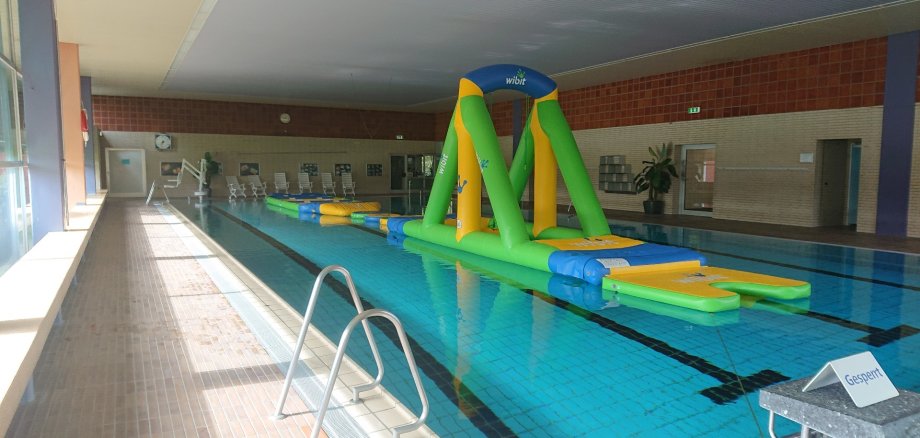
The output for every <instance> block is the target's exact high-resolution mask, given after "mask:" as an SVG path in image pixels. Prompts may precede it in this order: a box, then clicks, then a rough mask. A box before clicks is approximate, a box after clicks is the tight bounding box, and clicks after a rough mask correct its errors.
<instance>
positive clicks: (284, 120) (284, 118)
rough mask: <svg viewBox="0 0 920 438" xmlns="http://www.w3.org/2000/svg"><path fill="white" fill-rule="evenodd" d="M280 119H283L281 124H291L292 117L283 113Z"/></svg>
mask: <svg viewBox="0 0 920 438" xmlns="http://www.w3.org/2000/svg"><path fill="white" fill-rule="evenodd" d="M278 118H279V119H281V123H291V115H290V114H288V113H281V115H280V116H278Z"/></svg>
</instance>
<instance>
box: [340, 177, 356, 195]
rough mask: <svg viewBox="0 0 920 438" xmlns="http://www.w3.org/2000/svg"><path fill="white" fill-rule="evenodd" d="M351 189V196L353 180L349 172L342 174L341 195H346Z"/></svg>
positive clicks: (353, 188) (353, 187) (353, 190)
mask: <svg viewBox="0 0 920 438" xmlns="http://www.w3.org/2000/svg"><path fill="white" fill-rule="evenodd" d="M349 190H351V196H355V182H354V180H352V179H351V173H343V174H342V196H348V191H349Z"/></svg>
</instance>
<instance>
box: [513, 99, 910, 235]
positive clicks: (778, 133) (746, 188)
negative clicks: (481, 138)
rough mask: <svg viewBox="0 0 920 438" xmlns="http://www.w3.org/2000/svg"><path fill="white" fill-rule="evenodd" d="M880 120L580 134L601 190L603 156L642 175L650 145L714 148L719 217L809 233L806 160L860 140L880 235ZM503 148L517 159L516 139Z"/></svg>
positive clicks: (620, 204) (627, 199) (764, 119)
mask: <svg viewBox="0 0 920 438" xmlns="http://www.w3.org/2000/svg"><path fill="white" fill-rule="evenodd" d="M881 120H882V108H881V107H880V106H874V107H865V108H849V109H841V110H824V111H808V112H795V113H782V114H768V115H762V116H745V117H733V118H728V119H710V120H699V121H684V122H674V123H659V124H650V125H635V126H623V127H614V128H601V129H585V130H580V131H575V133H574V134H575V139H576V141H577V142H578V145H579V149H580V151H581V154H582V157H583V158H584V161H585V166H586V167H587V169H588V174H589V176H590V178H591V181H592V184H594V186H595V187H597V178H598V172H597V168H598V166H599V164H600V156H601V155H613V154H617V155H626V159H627V163H629V164H631V165H632V169H633V173H635V172H636V171H637V170H639V169H641V167H642V163H641V162H642V160H643V159H646V158H647V157H648V147H649V146H654V145H659V144H661V143H663V142H668V141H672V142H674V143H675V144H676V145H683V144H715V145H716V182H715V188H714V192H715V193H714V201H713V203H714V205H715V208H714V213H713V217H715V218H718V219H730V220H740V221H753V222H764V223H775V224H786V225H799V226H807V227H813V226H817V219H818V211H817V206H818V193H817V192H818V190H819V187H818V185H817V184H816V183H817V182H816V177H817V175H816V173H815V163H800V162H799V158H800V154H801V153H816V152H817V145H818V142H819V141H820V140H830V139H861V140H862V146H863V148H862V164H861V170H860V190H859V217H858V230H859V231H864V232H874V230H875V207H876V196H877V187H878V185H877V184H878V160H879V147H880V139H881ZM501 144H502V146H503V148H505V149H506V150H505V153H506V155H508V154H510V148H511V142H510V140H509V138H508V137H504V138H503V139H502V142H501ZM915 144H917V142H915ZM915 149H916V146H915ZM678 152H679V150H678V151H675V156H677V155H678ZM914 154H915V155H920V150H917V151H915V153H914ZM914 180H915V181H917V180H918V179H917V176H916V175H915V176H914ZM559 181H560V190H559V193H560V196H559V204H560V205H567V204H568V202H569V198H568V194H567V192H566V191H565V188H564V187H563V185H562V179H561V177H560V179H559ZM679 193H680V183H679V182H678V183H676V184H674V186H672V188H671V191H670V192H669V193H668V194H667V195H666V203H667V207H666V209H667V213H671V214H676V213H677V211H678V202H679V201H678V199H679ZM915 196H916V194H915ZM598 197H599V199H600V202H601V206H602V207H604V208H609V209H616V210H629V211H641V210H642V201H643V200H644V199H645V198H644V195H629V194H614V193H603V192H599V195H598ZM912 211H915V212H916V211H917V207H916V206H915V207H914V210H912ZM914 216H916V215H914ZM915 222H916V220H915ZM914 227H916V225H914ZM913 235H916V234H913Z"/></svg>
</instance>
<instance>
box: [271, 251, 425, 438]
mask: <svg viewBox="0 0 920 438" xmlns="http://www.w3.org/2000/svg"><path fill="white" fill-rule="evenodd" d="M332 272H340V273H342V275H343V276H344V277H345V283H346V284H347V285H348V290H349V291H350V292H351V299H352V300H353V301H354V304H355V310H357V311H358V314H357V315H356V316H355V317H354V318H352V319H351V321H350V322H349V323H348V325H347V326H346V327H345V330H344V331H343V332H342V338H341V339H340V340H339V345H338V347H337V349H336V353H335V359H334V360H333V361H332V368H331V369H330V370H329V381H328V382H327V383H326V389H325V390H324V391H323V401H322V403H321V404H320V407H319V411H318V412H317V414H316V424H315V425H314V426H313V433H312V434H311V435H310V436H311V438H316V437H318V436H319V431H320V430H321V429H322V425H323V418H324V417H325V416H326V410H327V408H328V407H329V400H330V399H331V398H332V389H333V387H334V386H335V380H336V378H337V377H338V375H339V368H341V366H342V359H343V357H344V356H345V347H347V346H348V340H349V339H350V338H351V334H352V332H354V329H355V327H357V326H358V323H361V325H362V326H363V327H364V333H365V335H367V341H368V343H369V344H370V347H371V352H372V353H373V355H374V361H375V362H376V363H377V377H376V378H375V379H374V381H373V382H370V383H366V384H363V385H358V386H355V387H353V388H351V390H352V399H351V400H352V401H353V402H357V401H358V400H359V397H358V395H359V394H360V393H362V392H366V391H369V390H371V389H374V388H376V387H377V386H379V385H380V382H381V381H382V380H383V361H381V359H380V352H379V351H378V350H377V342H376V341H374V334H373V333H372V332H371V327H370V325H369V324H368V323H367V320H368V319H369V318H373V317H382V318H386V319H388V320H390V322H391V323H393V326H395V327H396V332H397V334H398V335H399V342H400V344H401V345H402V349H403V353H405V355H406V362H408V364H409V372H410V373H411V374H412V380H414V381H415V389H416V390H418V396H419V399H420V400H421V402H422V413H421V414H420V415H419V416H418V419H417V420H415V421H414V422H412V423H409V424H404V425H402V426H398V427H395V428H394V429H393V437H394V438H395V437H398V436H399V435H400V434H402V433H406V432H411V431H413V430H416V429H418V428H420V427H422V425H424V424H425V419H427V418H428V396H427V395H426V394H425V389H424V388H423V387H422V380H421V379H420V378H419V375H418V367H417V366H416V365H415V358H414V356H413V355H412V347H411V346H410V345H409V340H408V338H407V337H406V330H405V329H404V328H403V325H402V323H401V322H400V321H399V318H397V317H396V316H395V315H393V314H392V313H390V312H388V311H386V310H382V309H370V310H364V305H362V304H361V298H360V297H359V296H358V292H357V291H356V290H355V283H354V282H353V281H352V279H351V274H349V273H348V270H347V269H345V268H344V267H342V266H339V265H330V266H327V267H326V268H325V269H323V270H322V271H320V273H319V275H317V276H316V282H315V283H313V292H312V293H311V294H310V301H309V303H308V304H307V310H306V312H304V316H303V325H302V326H301V327H300V335H299V336H298V337H297V345H296V346H295V347H294V354H293V356H292V357H291V364H290V365H289V366H288V371H287V377H286V378H285V380H284V388H282V389H281V396H280V397H279V398H278V408H277V409H276V410H275V415H274V418H275V419H278V420H280V419H283V418H285V417H286V415H285V414H284V413H283V411H284V402H285V400H287V395H288V392H289V391H290V389H291V383H292V382H293V380H294V367H295V366H296V365H297V362H299V361H300V352H301V350H303V343H304V340H305V339H306V337H307V329H308V328H309V327H310V320H311V319H312V317H313V311H314V310H315V309H316V299H317V297H318V296H319V291H320V288H321V286H322V284H323V279H325V278H326V276H327V275H329V274H330V273H332Z"/></svg>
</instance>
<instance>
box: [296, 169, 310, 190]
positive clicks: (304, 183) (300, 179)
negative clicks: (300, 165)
mask: <svg viewBox="0 0 920 438" xmlns="http://www.w3.org/2000/svg"><path fill="white" fill-rule="evenodd" d="M297 186H298V187H299V188H300V193H310V192H312V191H313V183H312V182H311V181H310V174H309V173H298V174H297Z"/></svg>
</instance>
